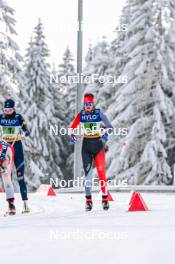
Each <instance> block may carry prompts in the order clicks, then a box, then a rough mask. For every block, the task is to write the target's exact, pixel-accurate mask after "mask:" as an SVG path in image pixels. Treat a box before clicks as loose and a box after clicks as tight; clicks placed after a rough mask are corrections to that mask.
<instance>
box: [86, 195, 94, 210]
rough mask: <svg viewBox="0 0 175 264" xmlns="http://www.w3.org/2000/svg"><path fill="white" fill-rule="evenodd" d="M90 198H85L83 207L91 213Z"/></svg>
mask: <svg viewBox="0 0 175 264" xmlns="http://www.w3.org/2000/svg"><path fill="white" fill-rule="evenodd" d="M92 205H93V204H92V197H91V196H86V205H85V210H86V211H91V210H92Z"/></svg>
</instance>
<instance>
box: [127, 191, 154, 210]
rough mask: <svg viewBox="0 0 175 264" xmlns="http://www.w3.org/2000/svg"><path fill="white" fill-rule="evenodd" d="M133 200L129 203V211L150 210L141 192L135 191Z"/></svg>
mask: <svg viewBox="0 0 175 264" xmlns="http://www.w3.org/2000/svg"><path fill="white" fill-rule="evenodd" d="M131 199H132V201H131V203H130V205H129V209H128V211H129V212H132V211H148V210H149V209H148V207H147V205H146V203H145V201H144V200H143V198H142V196H141V194H140V193H139V192H134V193H133V195H132V197H131Z"/></svg>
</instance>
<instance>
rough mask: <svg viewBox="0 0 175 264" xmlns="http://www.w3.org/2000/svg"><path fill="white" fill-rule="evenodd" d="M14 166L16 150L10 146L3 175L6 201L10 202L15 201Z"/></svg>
mask: <svg viewBox="0 0 175 264" xmlns="http://www.w3.org/2000/svg"><path fill="white" fill-rule="evenodd" d="M13 165H14V149H13V148H12V147H11V146H10V145H9V147H8V149H7V153H6V159H5V161H4V163H3V166H4V168H5V171H4V172H3V173H2V180H3V183H4V188H5V192H6V199H7V201H8V202H13V201H14V188H13V183H12V178H11V174H12V170H13Z"/></svg>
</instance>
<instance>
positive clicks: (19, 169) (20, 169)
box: [14, 141, 28, 200]
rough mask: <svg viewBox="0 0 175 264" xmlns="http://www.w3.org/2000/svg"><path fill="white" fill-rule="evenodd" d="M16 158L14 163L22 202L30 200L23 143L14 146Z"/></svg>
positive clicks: (19, 142)
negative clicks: (25, 175) (25, 176)
mask: <svg viewBox="0 0 175 264" xmlns="http://www.w3.org/2000/svg"><path fill="white" fill-rule="evenodd" d="M14 150H15V158H14V163H15V167H16V173H17V179H18V183H19V187H20V193H21V197H22V200H28V198H27V186H26V182H25V179H24V152H23V146H22V142H21V141H18V142H16V143H15V144H14Z"/></svg>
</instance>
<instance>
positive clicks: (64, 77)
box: [57, 48, 77, 180]
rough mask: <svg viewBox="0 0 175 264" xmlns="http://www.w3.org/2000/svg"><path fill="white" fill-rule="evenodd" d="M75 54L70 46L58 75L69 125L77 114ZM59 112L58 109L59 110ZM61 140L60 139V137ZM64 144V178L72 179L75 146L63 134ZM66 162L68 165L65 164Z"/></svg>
mask: <svg viewBox="0 0 175 264" xmlns="http://www.w3.org/2000/svg"><path fill="white" fill-rule="evenodd" d="M73 61H74V60H73V56H72V53H71V51H70V49H69V48H67V49H66V50H65V52H64V54H63V61H62V63H61V64H59V67H58V77H59V80H60V83H59V84H58V87H57V89H58V93H57V96H58V95H59V97H60V98H58V100H59V102H60V105H62V110H63V115H64V116H63V121H64V122H63V126H64V127H65V128H67V127H69V126H70V124H71V122H72V121H73V118H74V116H75V97H76V85H77V84H76V81H77V80H76V73H75V67H74V64H73ZM57 112H58V111H57ZM59 140H60V139H59ZM61 140H62V142H63V144H64V150H63V151H62V155H63V164H62V170H63V173H64V179H65V180H68V179H72V177H73V146H72V147H71V146H70V145H68V143H67V138H66V137H65V136H62V138H61ZM65 163H66V166H65Z"/></svg>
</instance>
